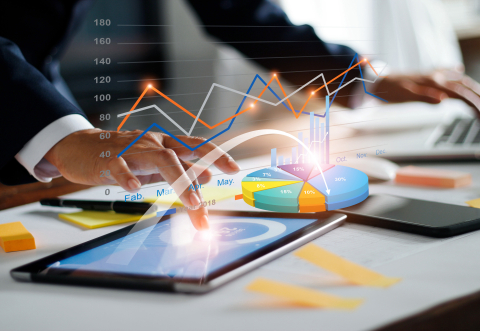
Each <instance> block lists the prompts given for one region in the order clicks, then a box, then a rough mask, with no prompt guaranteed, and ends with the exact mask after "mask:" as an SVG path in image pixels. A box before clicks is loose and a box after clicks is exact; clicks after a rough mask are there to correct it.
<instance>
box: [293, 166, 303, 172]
mask: <svg viewBox="0 0 480 331" xmlns="http://www.w3.org/2000/svg"><path fill="white" fill-rule="evenodd" d="M293 171H305V169H304V168H303V167H295V168H293Z"/></svg>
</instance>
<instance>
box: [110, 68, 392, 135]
mask: <svg viewBox="0 0 480 331" xmlns="http://www.w3.org/2000/svg"><path fill="white" fill-rule="evenodd" d="M385 68H386V66H384V67H383V68H382V70H381V71H380V72H379V73H378V75H377V77H375V79H373V80H368V79H365V78H358V77H355V78H353V79H351V80H350V81H348V82H347V83H345V84H343V85H342V86H340V87H339V88H337V89H336V90H334V91H331V92H330V91H329V89H328V84H327V81H326V80H325V76H324V74H323V73H321V74H319V75H317V76H316V77H314V78H313V79H311V80H310V81H308V82H307V83H305V84H304V85H302V86H301V87H299V88H298V89H296V90H295V91H293V92H292V93H290V94H289V95H287V96H286V97H285V98H283V99H281V100H280V101H278V102H271V101H268V100H265V99H261V98H258V97H255V96H253V95H250V94H246V93H244V92H241V91H238V90H234V89H232V88H230V87H227V86H223V85H220V84H217V83H213V84H212V86H211V87H210V90H209V91H208V93H207V96H206V97H205V100H204V101H203V104H202V106H201V107H200V110H199V111H198V114H197V116H196V117H195V120H194V121H193V124H192V126H191V127H190V130H189V131H188V132H187V130H185V129H184V128H182V127H181V126H180V125H179V124H178V123H177V122H176V121H174V120H173V119H172V118H171V117H170V116H168V115H167V114H166V113H165V112H164V111H163V110H162V109H161V108H160V107H158V106H157V105H155V104H153V105H150V106H147V107H143V108H138V109H134V110H131V111H128V112H125V113H121V114H118V115H117V117H123V116H127V115H129V114H134V113H138V112H141V111H144V110H147V109H151V108H155V109H156V110H157V111H158V112H159V113H161V114H162V115H164V116H165V117H166V118H167V119H168V120H169V121H170V122H172V123H173V124H174V125H175V126H176V127H177V128H178V129H179V130H181V131H182V132H183V133H184V134H185V135H187V136H190V135H191V134H192V132H193V130H194V128H195V126H196V124H197V121H198V119H199V118H200V115H201V114H202V112H203V109H204V108H205V105H206V104H207V101H208V99H209V98H210V95H211V94H212V91H213V89H214V88H215V87H218V88H220V89H224V90H227V91H230V92H232V93H236V94H239V95H242V96H245V97H247V98H250V99H253V100H257V101H259V102H262V103H265V104H268V105H271V106H274V107H276V106H278V105H280V104H282V103H283V102H284V101H285V100H287V99H289V98H290V97H292V96H293V95H295V94H297V93H298V92H300V91H301V90H303V89H304V88H305V87H307V86H308V85H310V84H311V83H312V82H314V81H315V80H317V79H319V78H322V80H323V83H324V85H325V90H326V91H327V95H328V96H331V95H332V94H335V93H336V92H338V91H339V90H341V89H343V88H344V87H346V86H348V85H349V84H351V83H353V82H355V81H362V82H366V83H372V84H373V83H375V82H376V81H377V80H378V78H379V77H380V76H381V74H382V72H383V71H384V70H385Z"/></svg>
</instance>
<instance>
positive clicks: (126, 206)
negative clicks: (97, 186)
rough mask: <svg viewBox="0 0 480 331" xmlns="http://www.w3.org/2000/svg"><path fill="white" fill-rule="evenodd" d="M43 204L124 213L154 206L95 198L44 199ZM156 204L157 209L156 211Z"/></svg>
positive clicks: (133, 212) (140, 211) (141, 212)
mask: <svg viewBox="0 0 480 331" xmlns="http://www.w3.org/2000/svg"><path fill="white" fill-rule="evenodd" d="M40 204H41V205H42V206H52V207H70V208H81V209H84V210H96V211H108V210H113V211H114V212H116V213H124V214H144V213H146V212H147V211H148V209H149V208H150V207H152V206H153V204H151V203H147V202H125V201H94V200H63V199H58V198H55V199H43V200H40ZM156 210H157V209H156V206H155V211H156Z"/></svg>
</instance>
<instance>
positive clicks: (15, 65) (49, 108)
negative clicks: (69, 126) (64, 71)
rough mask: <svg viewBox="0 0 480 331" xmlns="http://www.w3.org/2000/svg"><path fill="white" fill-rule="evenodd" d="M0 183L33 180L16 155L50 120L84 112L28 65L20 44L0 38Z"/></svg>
mask: <svg viewBox="0 0 480 331" xmlns="http://www.w3.org/2000/svg"><path fill="white" fill-rule="evenodd" d="M0 73H1V75H0V100H2V101H1V107H0V109H1V112H2V120H1V121H0V139H1V140H2V141H1V143H0V155H1V157H0V182H1V183H3V184H6V185H16V184H24V183H29V182H33V181H35V179H34V177H32V176H31V175H30V173H29V172H28V171H27V170H26V169H25V168H24V167H23V166H21V165H20V163H19V162H18V161H17V160H16V159H15V155H16V154H17V153H18V152H19V151H20V150H22V148H23V147H24V146H25V144H27V143H28V142H29V141H30V140H31V139H32V138H33V137H35V136H36V135H37V134H38V133H39V132H40V131H41V130H42V129H43V128H45V127H47V126H48V125H49V124H50V123H53V122H55V121H56V120H58V119H60V118H62V117H64V116H67V115H73V114H78V115H81V116H84V117H85V114H84V113H83V112H82V111H81V110H80V109H78V108H77V107H75V106H74V105H73V104H72V103H70V102H69V101H68V100H67V99H65V97H63V96H62V95H61V94H60V93H59V92H58V91H57V90H56V88H55V87H54V86H53V85H52V83H51V82H50V81H49V80H47V78H46V77H45V76H44V75H43V74H42V73H41V72H40V71H38V70H37V69H36V68H35V67H33V66H32V65H30V64H29V63H28V62H27V61H26V60H25V58H24V56H23V55H22V52H21V51H20V49H19V47H18V46H17V45H16V44H15V43H13V42H12V41H10V40H8V39H5V38H2V37H0Z"/></svg>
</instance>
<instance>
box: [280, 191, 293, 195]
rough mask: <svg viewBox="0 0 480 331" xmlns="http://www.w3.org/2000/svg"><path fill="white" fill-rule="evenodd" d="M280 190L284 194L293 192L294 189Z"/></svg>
mask: <svg viewBox="0 0 480 331" xmlns="http://www.w3.org/2000/svg"><path fill="white" fill-rule="evenodd" d="M280 192H282V194H288V193H292V191H290V190H281V191H280Z"/></svg>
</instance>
